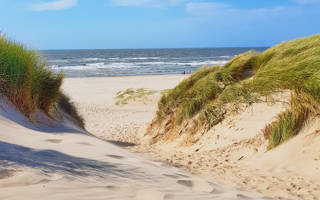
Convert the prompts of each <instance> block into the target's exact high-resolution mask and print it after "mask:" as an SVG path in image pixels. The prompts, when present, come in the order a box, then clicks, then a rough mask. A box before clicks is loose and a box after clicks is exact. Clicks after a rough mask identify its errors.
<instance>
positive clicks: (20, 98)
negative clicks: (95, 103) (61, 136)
mask: <svg viewBox="0 0 320 200" xmlns="http://www.w3.org/2000/svg"><path fill="white" fill-rule="evenodd" d="M46 66H47V62H46V60H45V59H43V58H42V57H41V56H40V55H39V54H38V53H37V52H36V51H33V50H29V49H27V48H25V47H24V46H23V45H22V44H20V43H17V42H14V41H11V40H9V39H7V38H6V37H5V36H1V37H0V92H1V93H2V94H4V95H5V96H7V97H8V99H9V100H10V101H11V102H12V103H13V104H14V105H15V106H16V107H17V108H18V109H19V110H20V111H21V112H22V113H23V114H24V115H26V116H27V117H29V116H30V114H31V113H32V112H34V111H35V109H40V110H42V111H43V112H45V113H46V114H47V115H49V116H50V109H51V108H52V105H53V104H54V103H57V102H60V103H61V102H63V104H61V105H62V107H64V108H65V107H68V106H71V107H72V105H67V104H69V102H68V101H61V99H64V98H65V96H64V95H63V94H62V92H61V91H60V87H61V85H62V81H63V74H56V73H53V72H51V71H50V70H49V69H47V67H46ZM73 109H74V110H73V111H72V112H71V113H76V110H75V108H73ZM79 120H81V119H80V118H79Z"/></svg>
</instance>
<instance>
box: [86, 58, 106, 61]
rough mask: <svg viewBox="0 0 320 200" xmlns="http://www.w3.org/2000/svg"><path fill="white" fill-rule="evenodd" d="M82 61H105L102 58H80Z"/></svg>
mask: <svg viewBox="0 0 320 200" xmlns="http://www.w3.org/2000/svg"><path fill="white" fill-rule="evenodd" d="M81 60H83V61H105V60H106V59H104V58H82V59H81Z"/></svg>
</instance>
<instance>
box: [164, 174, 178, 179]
mask: <svg viewBox="0 0 320 200" xmlns="http://www.w3.org/2000/svg"><path fill="white" fill-rule="evenodd" d="M162 175H163V176H166V177H169V178H173V179H178V178H180V177H179V176H177V175H172V174H162Z"/></svg>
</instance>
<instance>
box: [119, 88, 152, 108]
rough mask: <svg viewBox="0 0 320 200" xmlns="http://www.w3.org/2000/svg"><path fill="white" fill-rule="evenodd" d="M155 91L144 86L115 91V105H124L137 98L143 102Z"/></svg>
mask: <svg viewBox="0 0 320 200" xmlns="http://www.w3.org/2000/svg"><path fill="white" fill-rule="evenodd" d="M154 93H156V91H154V90H149V89H146V88H138V89H132V88H128V89H126V90H124V91H119V92H117V96H116V97H115V98H116V100H117V101H116V105H118V106H120V105H124V104H128V103H129V102H130V101H136V100H139V101H141V102H144V101H146V100H147V96H149V95H152V94H154Z"/></svg>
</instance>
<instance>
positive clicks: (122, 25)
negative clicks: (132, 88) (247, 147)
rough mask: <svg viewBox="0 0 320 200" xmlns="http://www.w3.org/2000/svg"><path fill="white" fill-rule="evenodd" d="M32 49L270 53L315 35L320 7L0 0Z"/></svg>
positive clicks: (180, 0) (271, 0)
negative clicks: (268, 50)
mask: <svg viewBox="0 0 320 200" xmlns="http://www.w3.org/2000/svg"><path fill="white" fill-rule="evenodd" d="M0 30H2V32H4V33H6V34H7V35H8V36H9V37H10V38H11V39H14V40H18V41H21V42H23V43H25V44H27V45H28V46H29V47H32V48H36V49H113V48H184V47H239V46H240V47H244V46H245V47H248V46H250V47H252V46H271V45H274V44H277V43H279V42H281V41H283V40H290V39H293V38H296V37H303V36H308V35H311V34H315V33H319V32H320V0H0Z"/></svg>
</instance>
